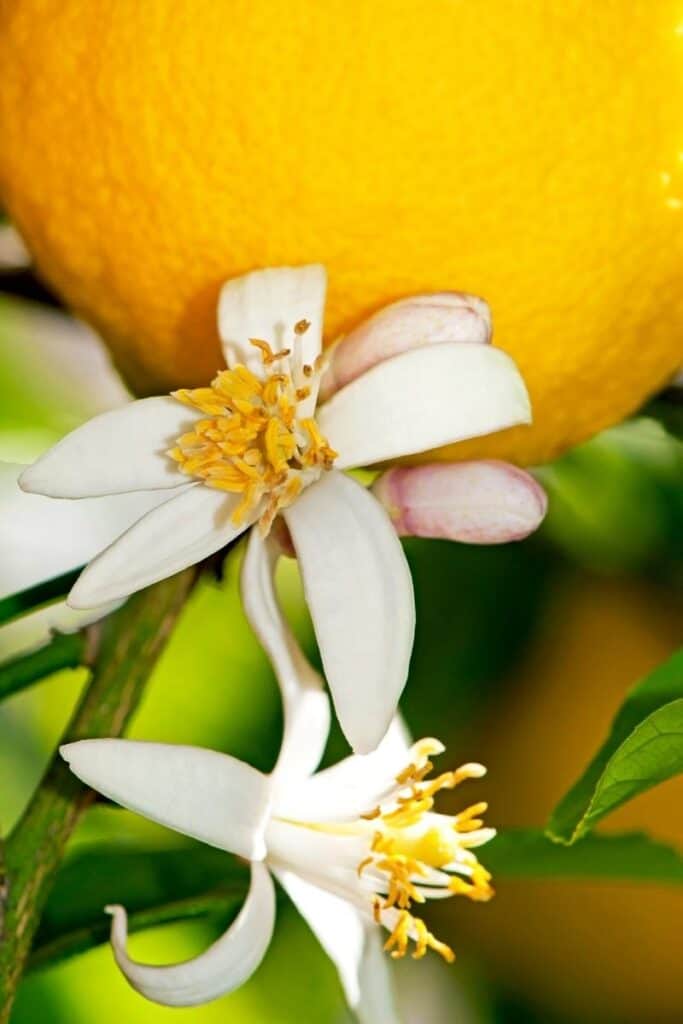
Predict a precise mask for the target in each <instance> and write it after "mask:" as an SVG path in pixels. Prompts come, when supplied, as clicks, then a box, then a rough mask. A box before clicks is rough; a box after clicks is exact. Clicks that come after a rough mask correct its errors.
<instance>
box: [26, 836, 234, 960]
mask: <svg viewBox="0 0 683 1024" xmlns="http://www.w3.org/2000/svg"><path fill="white" fill-rule="evenodd" d="M248 885H249V870H248V868H247V867H246V865H243V864H241V863H239V862H237V861H236V860H235V858H234V857H231V856H230V855H229V854H227V853H223V852H222V851H220V850H214V849H212V848H211V847H207V846H197V847H196V848H195V847H194V846H192V847H184V848H180V849H166V850H132V849H126V848H116V847H111V846H109V847H95V848H93V849H90V850H86V851H84V852H81V853H78V854H75V855H74V856H73V857H71V858H70V859H69V860H68V861H67V863H66V864H65V865H64V867H63V868H62V869H61V871H60V872H59V875H58V876H57V881H56V884H55V887H54V889H53V890H52V892H51V894H50V897H49V899H48V902H47V905H46V908H45V912H44V914H43V918H42V921H41V925H40V928H39V930H38V934H37V936H36V940H35V944H34V947H33V952H32V954H31V960H30V967H31V968H37V967H44V966H45V965H47V964H52V963H56V962H57V961H59V960H63V959H65V958H67V957H70V956H74V955H75V954H77V953H82V952H84V951H85V950H87V949H90V948H92V947H93V946H97V945H99V944H100V943H102V942H106V941H107V939H108V938H109V928H110V924H111V922H110V919H109V918H108V917H107V915H106V914H105V913H104V907H105V906H106V905H107V904H108V903H121V904H123V906H125V907H126V909H127V911H128V913H129V929H130V931H131V932H133V931H140V930H141V929H143V928H151V927H154V926H156V925H159V924H168V923H171V922H174V921H183V920H188V919H192V918H197V917H204V916H208V915H219V914H220V915H223V916H227V915H228V914H232V913H233V912H234V911H235V910H236V909H237V908H238V907H239V906H240V904H241V903H242V901H243V899H244V896H245V894H246V891H247V888H248Z"/></svg>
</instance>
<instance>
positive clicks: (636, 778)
mask: <svg viewBox="0 0 683 1024" xmlns="http://www.w3.org/2000/svg"><path fill="white" fill-rule="evenodd" d="M681 771H683V650H680V651H679V652H678V653H677V654H675V655H674V656H673V657H672V658H670V659H669V660H668V661H667V662H665V663H664V664H663V665H660V666H659V667H658V668H657V669H655V671H654V672H652V673H651V674H650V675H649V676H647V677H646V678H645V679H644V680H642V681H641V682H640V683H638V684H637V685H636V686H635V687H634V688H633V689H632V690H631V692H630V693H629V694H628V696H627V697H626V700H625V701H624V703H623V705H622V707H621V709H620V711H619V713H618V714H617V717H616V718H615V719H614V722H613V723H612V729H611V731H610V733H609V736H608V737H607V739H606V740H605V742H604V743H603V745H602V747H601V748H600V750H599V751H598V752H597V754H596V755H595V757H594V758H593V760H592V761H591V763H590V764H589V766H588V768H587V769H586V771H585V772H584V773H583V775H582V776H581V778H580V779H579V780H578V781H577V782H576V783H575V784H574V785H573V786H572V788H571V789H570V790H569V792H568V793H567V794H566V795H565V796H564V798H563V799H562V800H561V801H560V803H559V804H558V805H557V807H556V808H555V810H554V811H553V813H552V815H551V817H550V820H549V822H548V825H547V828H546V833H547V835H548V836H549V837H550V838H551V839H553V840H554V841H555V842H559V843H567V844H571V843H574V842H576V840H577V839H580V838H581V836H583V835H585V833H586V832H587V831H589V829H591V828H592V827H593V826H594V825H595V824H596V823H597V822H598V821H600V819H601V818H604V817H605V815H606V814H609V813H610V811H613V810H615V809H616V808H617V807H619V806H620V805H621V804H623V803H625V802H626V801H627V800H630V799H632V798H633V797H634V796H638V794H639V793H643V792H645V791H646V790H648V789H650V788H651V787H652V786H656V785H657V784H658V783H659V782H664V781H665V780H666V779H670V778H672V776H674V775H677V774H678V773H679V772H681Z"/></svg>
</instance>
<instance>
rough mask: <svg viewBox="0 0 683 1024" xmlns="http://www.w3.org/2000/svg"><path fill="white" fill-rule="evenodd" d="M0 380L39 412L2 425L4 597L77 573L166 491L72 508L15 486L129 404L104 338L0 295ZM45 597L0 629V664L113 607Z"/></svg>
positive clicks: (0, 558) (0, 586)
mask: <svg viewBox="0 0 683 1024" xmlns="http://www.w3.org/2000/svg"><path fill="white" fill-rule="evenodd" d="M1 241H2V239H0V242H1ZM0 248H1V246H0ZM0 256H1V253H0ZM0 378H1V380H2V383H1V384H0V391H1V392H2V397H13V398H14V402H15V407H17V408H19V407H18V406H16V399H17V397H19V398H20V399H21V402H22V404H23V403H25V404H26V405H27V407H28V408H29V409H36V410H39V412H38V414H37V416H36V417H35V419H33V420H32V421H30V420H28V419H27V418H26V416H25V414H24V415H20V416H18V417H16V418H15V417H13V415H12V413H11V411H10V414H9V416H8V417H6V418H3V421H2V424H1V425H0V458H2V459H3V460H4V461H0V522H1V523H2V528H1V529H0V600H2V599H4V598H6V597H9V596H11V595H15V594H18V593H20V592H22V591H25V590H29V589H30V588H33V587H37V586H40V585H41V584H44V583H45V582H46V581H48V580H51V579H53V578H54V577H58V576H61V575H63V574H64V573H68V572H71V571H73V570H75V569H80V568H81V567H82V566H83V564H84V563H85V562H87V561H88V560H89V559H90V558H92V557H94V556H95V555H96V554H97V553H98V552H100V551H101V550H102V548H104V547H106V546H107V545H109V544H111V543H112V541H113V540H115V539H116V537H118V536H120V535H121V534H122V533H123V532H124V531H125V530H126V529H128V527H129V526H131V525H132V524H133V523H134V522H136V521H137V520H138V519H140V517H141V516H143V515H144V514H145V513H146V512H148V511H149V510H150V509H151V508H154V507H155V506H156V505H158V504H159V502H160V501H161V500H163V493H162V492H159V491H156V492H149V493H147V494H142V493H140V494H122V495H114V496H112V497H106V498H90V499H88V500H86V501H79V502H75V501H66V500H64V501H56V500H53V499H51V498H45V497H43V496H42V495H36V494H26V493H24V492H23V491H21V490H20V489H19V487H18V486H17V481H18V479H19V476H20V475H21V473H22V472H23V471H24V469H26V466H25V465H23V464H22V465H20V464H19V462H20V461H22V462H23V461H25V460H27V459H30V458H35V456H36V454H37V453H39V452H40V451H41V450H44V449H45V448H46V447H47V446H48V445H49V444H52V443H54V440H55V434H57V436H59V432H61V433H64V432H65V431H66V430H68V429H71V428H72V427H73V426H74V425H75V424H76V423H78V422H81V421H83V420H85V419H87V418H89V417H90V416H93V415H94V414H95V413H98V412H102V411H104V410H106V409H110V408H112V407H114V406H117V405H122V404H124V403H125V402H127V401H129V398H130V396H129V395H128V393H127V392H126V389H125V388H124V386H123V384H122V383H121V381H120V380H119V378H118V377H117V375H116V373H115V371H114V369H113V367H112V366H111V362H110V360H109V357H108V355H107V352H106V349H105V348H104V346H103V345H102V342H101V341H99V339H98V338H97V336H96V335H95V334H93V333H92V332H91V331H89V330H87V328H85V327H84V326H83V325H81V324H79V323H77V322H76V321H75V320H73V319H71V318H70V317H67V316H64V315H63V314H61V313H57V312H55V311H54V310H47V309H44V308H41V307H40V306H37V305H33V304H31V303H27V302H20V301H17V300H12V299H8V298H5V297H0ZM17 388H18V395H17ZM5 392H7V394H6V395H5ZM10 392H11V396H10ZM45 601H46V597H45V595H44V594H43V596H42V599H41V601H40V607H38V608H35V609H32V610H31V612H30V613H29V614H18V615H17V616H16V617H15V618H13V619H11V620H10V621H8V622H3V624H2V626H0V662H4V661H6V660H8V659H10V658H15V657H19V656H21V655H23V654H26V653H28V652H29V651H31V650H33V649H35V648H37V647H40V646H41V645H43V644H45V643H47V642H49V640H50V638H51V636H52V634H53V633H54V631H56V630H59V631H60V632H72V631H74V630H77V629H80V628H81V627H82V626H84V625H86V624H88V623H89V622H91V621H94V620H95V619H97V618H100V617H101V616H102V615H104V614H106V612H107V611H110V610H111V608H112V606H113V605H112V603H111V602H110V603H108V604H107V605H105V606H103V607H100V608H98V609H89V610H88V611H83V610H79V611H77V610H75V609H73V608H68V607H67V606H66V604H65V602H64V601H63V600H59V601H53V602H52V603H49V604H46V603H45ZM117 603H118V602H117Z"/></svg>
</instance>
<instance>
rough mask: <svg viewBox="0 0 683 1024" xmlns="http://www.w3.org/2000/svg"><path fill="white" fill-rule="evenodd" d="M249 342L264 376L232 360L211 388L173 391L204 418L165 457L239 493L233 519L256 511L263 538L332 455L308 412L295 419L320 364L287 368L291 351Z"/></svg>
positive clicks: (298, 329) (302, 327) (302, 326)
mask: <svg viewBox="0 0 683 1024" xmlns="http://www.w3.org/2000/svg"><path fill="white" fill-rule="evenodd" d="M307 329H308V323H307V321H305V320H302V321H300V322H299V323H298V324H297V325H296V326H295V329H294V330H295V334H296V335H297V336H300V335H302V334H303V333H304V332H305V331H306V330H307ZM251 344H252V345H254V346H255V347H256V348H258V349H259V350H260V353H261V361H262V363H263V367H264V374H263V376H262V377H257V376H256V375H255V374H254V373H252V372H251V370H249V369H248V368H247V367H246V366H243V365H241V364H238V365H237V366H235V367H233V369H231V370H221V371H220V372H219V373H218V374H217V375H216V377H215V378H214V380H213V381H212V382H211V384H210V386H209V387H205V388H194V389H182V390H180V391H174V392H173V397H174V398H177V399H178V401H180V402H184V403H185V404H186V405H189V406H192V408H194V409H198V410H199V411H200V412H202V413H204V416H205V418H204V419H200V420H198V421H197V423H195V425H194V427H193V429H192V430H191V431H189V432H188V433H186V434H183V435H182V436H181V437H179V438H178V439H177V441H176V443H175V447H174V448H172V449H171V450H170V451H169V452H168V454H169V456H170V457H171V458H172V459H173V460H174V461H175V462H177V463H178V466H179V468H180V470H181V471H182V472H183V473H187V474H188V476H193V477H196V478H198V479H199V480H201V481H203V483H205V484H207V485H208V486H209V487H214V488H216V489H217V490H221V491H228V492H230V493H232V494H241V495H242V500H241V501H240V502H239V504H238V505H237V506H236V508H235V510H234V512H233V514H232V521H233V523H234V524H235V526H239V525H240V523H242V522H244V520H245V518H246V517H247V516H250V515H257V516H258V519H259V524H260V526H261V530H262V532H263V533H264V535H265V534H267V533H268V531H269V530H270V527H271V525H272V523H273V520H274V519H275V517H276V515H277V514H278V512H280V511H281V510H282V509H284V508H287V506H288V505H290V504H291V503H292V501H293V500H294V499H295V498H296V496H297V495H298V494H299V493H300V492H301V491H302V490H303V488H304V487H307V486H308V485H309V484H311V483H313V482H314V481H315V480H317V479H318V478H319V477H320V475H321V474H322V473H323V472H324V471H325V470H328V469H330V468H331V467H332V464H333V462H334V459H335V458H336V456H337V453H336V452H335V451H334V450H333V449H332V448H331V447H330V445H329V444H328V442H327V440H326V439H325V438H324V437H323V436H322V434H321V433H320V430H319V428H318V425H317V423H316V421H315V419H314V418H313V417H311V416H308V417H303V418H299V417H298V416H297V410H298V406H299V403H300V402H303V401H305V399H307V398H308V397H309V396H310V394H311V390H312V386H313V384H314V383H317V379H316V378H317V377H319V375H320V367H318V366H315V367H313V366H309V365H308V364H304V365H303V366H302V367H301V368H300V371H299V373H292V372H291V371H290V367H289V359H288V357H289V355H290V351H289V349H283V350H282V351H281V352H273V350H272V349H271V347H270V345H269V344H268V343H267V342H265V341H261V340H259V339H256V338H254V339H251Z"/></svg>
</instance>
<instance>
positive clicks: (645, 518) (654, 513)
mask: <svg viewBox="0 0 683 1024" xmlns="http://www.w3.org/2000/svg"><path fill="white" fill-rule="evenodd" d="M536 475H537V477H538V479H539V480H540V482H541V483H542V484H543V486H544V487H545V489H546V490H547V492H548V496H549V499H550V501H549V510H548V516H547V518H546V520H545V523H544V524H543V527H542V528H541V536H543V537H545V538H547V539H549V540H550V541H552V543H553V545H555V546H556V547H558V548H559V549H560V550H561V551H563V552H565V554H566V555H567V556H568V557H569V558H570V559H571V560H572V561H576V562H579V563H580V564H581V565H585V566H587V567H588V568H590V569H591V570H595V569H598V570H601V571H609V572H614V571H617V570H618V571H623V570H627V571H633V570H642V569H648V570H652V569H656V570H658V571H659V572H660V573H662V574H663V575H665V576H671V575H672V571H673V572H675V566H676V565H680V564H681V561H682V560H683V544H682V540H681V522H682V521H683V488H682V487H681V478H682V476H683V445H681V444H680V442H678V441H676V440H674V438H673V437H672V436H671V435H670V434H668V433H667V431H666V430H665V429H664V428H663V427H662V425H661V424H660V423H658V422H655V420H653V419H638V420H632V421H630V422H627V423H622V424H621V425H620V426H618V427H614V428H613V429H611V430H607V431H605V432H604V433H602V434H599V435H598V436H597V437H595V438H593V440H591V441H588V442H587V443H586V444H583V445H580V446H579V447H578V448H574V449H572V450H571V451H569V452H567V453H566V454H565V455H563V456H562V457H561V458H560V459H558V460H557V461H556V462H553V463H551V464H550V465H548V466H542V467H541V468H540V469H538V470H537V471H536Z"/></svg>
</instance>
